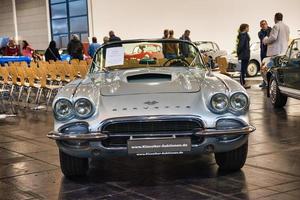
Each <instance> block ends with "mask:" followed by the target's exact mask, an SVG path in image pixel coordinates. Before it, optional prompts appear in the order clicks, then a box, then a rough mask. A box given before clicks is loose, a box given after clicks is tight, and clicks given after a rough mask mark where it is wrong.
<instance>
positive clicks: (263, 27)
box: [258, 20, 272, 88]
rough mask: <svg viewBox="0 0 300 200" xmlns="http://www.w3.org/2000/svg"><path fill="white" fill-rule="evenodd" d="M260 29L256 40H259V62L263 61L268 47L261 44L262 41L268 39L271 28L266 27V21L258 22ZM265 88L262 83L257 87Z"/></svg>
mask: <svg viewBox="0 0 300 200" xmlns="http://www.w3.org/2000/svg"><path fill="white" fill-rule="evenodd" d="M260 28H261V30H260V31H259V32H258V38H259V40H260V60H261V61H263V59H264V58H265V57H267V49H268V45H267V44H264V43H263V39H264V38H265V37H269V35H270V32H271V30H272V28H271V27H269V26H268V23H267V21H266V20H261V21H260ZM266 86H267V84H266V83H265V82H264V81H263V82H262V83H261V84H260V85H259V87H262V88H265V87H266Z"/></svg>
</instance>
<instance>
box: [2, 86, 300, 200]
mask: <svg viewBox="0 0 300 200" xmlns="http://www.w3.org/2000/svg"><path fill="white" fill-rule="evenodd" d="M248 91H249V94H250V96H251V108H250V117H251V123H252V124H253V125H255V126H256V128H257V130H256V132H254V133H253V134H252V135H251V136H250V145H249V156H248V159H247V162H246V165H245V166H244V168H243V169H242V170H241V171H239V172H235V173H228V174H226V173H222V172H219V171H218V167H217V165H216V163H215V161H214V159H213V156H212V155H202V156H200V155H199V156H193V157H184V158H183V157H166V158H139V159H134V158H122V159H113V160H97V161H92V168H91V170H90V171H89V175H88V177H86V178H81V179H77V180H68V179H66V178H64V176H63V175H62V173H61V171H60V168H59V159H58V152H57V148H56V145H55V143H54V142H53V141H51V140H49V139H47V138H46V137H45V135H46V133H47V132H48V131H50V130H51V128H52V123H53V120H52V114H51V112H45V111H30V110H23V111H20V112H19V114H18V115H17V117H15V118H10V119H6V120H1V121H0V199H13V200H16V199H122V200H123V199H193V200H194V199H233V200H235V199H276V200H277V199H278V200H281V199H283V200H289V199H290V200H294V199H295V200H298V199H300V101H298V100H289V101H288V104H287V106H286V107H285V108H284V109H277V110H275V109H273V107H272V106H271V105H270V102H269V101H268V100H267V99H266V98H265V96H264V91H262V90H261V89H259V88H258V86H256V85H252V88H251V89H250V90H248Z"/></svg>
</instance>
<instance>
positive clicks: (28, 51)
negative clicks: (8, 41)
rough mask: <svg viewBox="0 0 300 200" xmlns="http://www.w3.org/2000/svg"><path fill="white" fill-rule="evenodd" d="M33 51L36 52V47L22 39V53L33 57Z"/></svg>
mask: <svg viewBox="0 0 300 200" xmlns="http://www.w3.org/2000/svg"><path fill="white" fill-rule="evenodd" d="M33 52H34V49H33V48H32V47H31V46H30V45H29V43H28V42H27V41H26V40H23V41H22V55H23V56H27V57H29V58H32V54H33Z"/></svg>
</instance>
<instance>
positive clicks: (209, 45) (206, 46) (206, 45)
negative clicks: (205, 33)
mask: <svg viewBox="0 0 300 200" xmlns="http://www.w3.org/2000/svg"><path fill="white" fill-rule="evenodd" d="M195 44H196V45H197V47H198V49H200V51H201V52H208V51H213V50H219V47H218V46H217V45H216V44H214V43H213V42H205V41H199V42H195Z"/></svg>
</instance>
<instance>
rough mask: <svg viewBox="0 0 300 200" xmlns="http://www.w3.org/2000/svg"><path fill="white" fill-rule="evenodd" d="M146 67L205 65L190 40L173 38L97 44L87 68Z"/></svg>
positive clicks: (92, 69)
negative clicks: (92, 60)
mask: <svg viewBox="0 0 300 200" xmlns="http://www.w3.org/2000/svg"><path fill="white" fill-rule="evenodd" d="M145 67H201V68H205V66H204V64H203V62H202V59H201V57H200V55H199V52H198V50H197V49H196V47H195V46H194V45H191V44H190V43H187V42H182V41H176V40H174V41H161V40H159V41H151V42H150V41H149V42H144V41H143V42H135V41H132V42H131V41H130V42H128V41H124V42H120V43H112V44H108V45H105V46H103V47H102V48H100V49H99V51H98V52H97V54H96V56H95V58H94V62H93V65H92V67H91V71H90V72H91V73H93V72H97V71H103V70H115V69H129V68H145Z"/></svg>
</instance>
